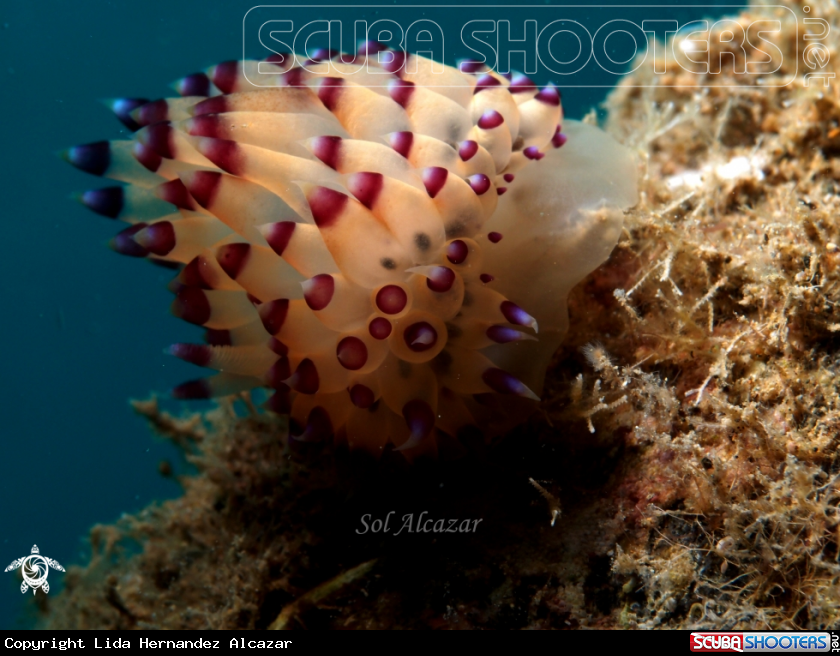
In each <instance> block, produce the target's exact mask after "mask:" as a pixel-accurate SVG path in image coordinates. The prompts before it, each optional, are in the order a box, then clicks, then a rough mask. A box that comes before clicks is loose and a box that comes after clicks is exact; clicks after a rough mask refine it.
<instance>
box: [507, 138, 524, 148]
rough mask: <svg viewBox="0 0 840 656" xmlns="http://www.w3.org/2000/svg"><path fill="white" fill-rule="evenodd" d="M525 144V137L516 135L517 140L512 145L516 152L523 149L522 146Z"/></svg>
mask: <svg viewBox="0 0 840 656" xmlns="http://www.w3.org/2000/svg"><path fill="white" fill-rule="evenodd" d="M524 145H525V139H523V138H522V137H521V136H518V137H516V141H514V142H513V145H512V146H511V147H510V149H511V151H513V152H516V151H517V150H522V147H523V146H524Z"/></svg>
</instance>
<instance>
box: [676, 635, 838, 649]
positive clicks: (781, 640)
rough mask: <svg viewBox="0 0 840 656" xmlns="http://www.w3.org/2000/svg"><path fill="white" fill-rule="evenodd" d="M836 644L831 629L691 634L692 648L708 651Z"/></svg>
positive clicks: (797, 647)
mask: <svg viewBox="0 0 840 656" xmlns="http://www.w3.org/2000/svg"><path fill="white" fill-rule="evenodd" d="M831 644H832V636H831V634H829V633H826V632H822V633H817V632H806V631H785V632H758V631H743V632H740V633H734V632H726V633H724V632H712V631H704V632H696V633H692V634H691V651H705V652H779V653H793V652H795V653H802V652H827V651H829V650H830V648H831Z"/></svg>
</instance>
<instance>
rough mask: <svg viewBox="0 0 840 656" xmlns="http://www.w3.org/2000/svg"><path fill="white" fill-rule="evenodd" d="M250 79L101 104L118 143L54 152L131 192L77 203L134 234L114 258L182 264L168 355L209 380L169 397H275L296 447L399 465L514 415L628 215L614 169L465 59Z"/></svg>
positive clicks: (608, 146) (346, 61) (544, 105)
mask: <svg viewBox="0 0 840 656" xmlns="http://www.w3.org/2000/svg"><path fill="white" fill-rule="evenodd" d="M365 53H369V54H365ZM261 65H262V67H263V68H262V70H265V67H266V66H268V67H269V70H271V66H276V67H277V74H270V73H264V72H259V71H258V69H257V67H258V63H257V62H253V61H243V62H226V63H223V64H220V65H218V66H215V67H213V68H211V69H209V70H208V71H207V72H206V73H200V74H196V75H191V76H189V77H186V78H184V79H182V80H180V81H179V82H178V83H176V89H177V90H178V91H179V92H180V93H181V94H182V97H180V98H172V99H166V100H158V101H154V102H148V101H146V100H140V99H119V100H115V101H112V102H111V103H110V104H111V107H112V109H113V110H114V111H115V113H116V114H117V116H118V117H119V118H120V119H121V120H122V121H123V123H124V124H125V125H126V126H128V127H129V128H131V129H132V130H135V131H136V133H135V135H134V138H133V139H132V140H127V141H111V142H106V141H103V142H97V143H92V144H87V145H84V146H77V147H74V148H71V149H70V150H68V151H67V153H66V157H67V159H68V160H69V161H70V162H71V163H72V164H74V165H75V166H77V167H78V168H80V169H83V170H85V171H87V172H90V173H93V174H96V175H101V176H104V177H107V178H112V179H115V180H118V181H121V182H123V183H126V185H124V186H118V187H107V188H104V189H97V190H93V191H88V192H85V193H84V194H82V196H81V200H82V202H83V203H84V204H85V205H87V206H88V207H89V208H90V209H92V210H93V211H95V212H97V213H99V214H102V215H105V216H107V217H110V218H113V219H119V220H121V221H124V222H126V223H128V224H129V225H128V227H127V228H126V229H124V230H123V231H122V232H120V233H119V234H117V236H116V237H115V238H114V240H113V242H112V246H113V248H114V249H115V250H116V251H118V252H119V253H122V254H125V255H130V256H135V257H144V258H149V259H152V260H156V261H158V262H160V263H164V264H169V265H171V266H173V267H177V268H178V269H179V271H178V273H177V276H176V277H175V279H174V280H173V282H172V285H171V289H172V291H173V292H174V293H175V300H174V302H173V304H172V312H173V313H174V314H175V315H176V316H178V317H180V318H182V319H184V320H186V321H188V322H191V323H193V324H198V325H200V326H204V327H205V328H206V333H205V342H206V343H205V344H202V345H194V344H175V345H173V346H171V347H170V349H169V352H170V353H172V354H173V355H175V356H177V357H179V358H182V359H184V360H187V361H189V362H192V363H194V364H197V365H201V366H204V367H209V368H211V369H216V370H218V371H219V372H220V373H218V374H216V375H213V376H211V377H209V378H205V379H201V380H197V381H192V382H189V383H185V384H183V385H181V386H179V387H177V388H176V389H175V390H174V392H173V393H174V395H175V396H176V397H178V398H207V397H214V396H221V395H228V394H232V393H236V392H240V391H245V390H249V389H253V388H258V387H265V388H269V389H270V390H273V394H272V396H271V397H270V399H269V400H268V402H267V407H268V408H270V409H271V410H273V411H276V412H279V413H288V414H290V415H291V420H290V432H291V433H292V434H293V435H294V436H295V437H297V438H298V439H302V440H321V439H325V438H328V437H330V436H333V437H335V438H336V439H338V440H346V442H347V444H348V445H349V446H350V448H362V449H366V450H368V451H370V452H372V453H374V454H378V453H381V452H382V451H383V450H384V449H385V448H386V447H387V446H388V445H389V444H391V445H393V447H394V448H396V449H397V450H400V451H402V452H403V453H404V454H405V455H406V456H407V457H408V458H413V457H415V456H417V455H420V454H426V453H434V452H435V451H436V449H437V444H438V440H439V439H441V438H443V437H444V436H449V437H451V438H454V439H456V440H457V439H458V438H459V436H460V437H463V436H464V434H465V432H474V431H475V430H476V429H478V430H480V431H481V432H482V433H483V434H485V435H491V434H495V433H498V432H500V431H501V430H504V429H506V428H507V427H509V426H510V425H512V423H514V422H516V421H520V420H521V419H522V418H524V417H526V416H527V414H528V413H530V412H532V411H533V410H534V409H535V408H536V402H537V401H538V400H539V397H538V394H539V393H540V391H541V389H542V377H543V375H544V373H545V368H546V366H547V363H548V360H549V358H550V357H551V355H552V353H553V352H554V350H555V349H556V348H557V346H558V344H559V343H560V340H561V339H562V337H563V334H564V332H565V330H566V325H567V317H566V297H567V295H568V292H569V290H570V289H571V287H572V286H573V285H575V284H576V283H577V282H578V281H579V280H580V279H582V278H583V277H584V276H585V275H586V274H587V273H589V272H590V271H591V270H593V269H594V268H595V267H596V266H597V265H599V264H600V263H601V262H602V261H603V260H604V259H605V258H606V257H607V256H608V255H609V252H610V251H611V250H612V248H613V246H614V244H615V242H616V240H617V237H618V233H619V230H620V227H621V223H622V210H623V209H625V208H627V207H629V206H631V205H633V204H634V203H635V202H636V182H635V179H636V173H635V165H634V162H633V159H632V157H631V156H630V154H629V153H628V152H627V151H626V150H625V149H624V148H623V147H622V146H620V145H619V144H618V143H616V142H615V141H613V140H612V139H611V138H610V137H608V136H607V135H606V134H604V133H602V132H601V131H599V130H598V129H597V128H594V127H590V126H588V125H584V124H581V123H576V122H572V121H567V122H563V115H562V108H561V102H560V95H559V93H558V91H557V90H556V89H555V88H553V87H550V86H549V87H546V88H543V89H538V88H537V87H536V86H535V85H534V84H533V83H531V82H530V80H528V79H527V78H525V77H524V76H514V77H512V78H511V79H508V78H507V77H504V76H500V75H497V74H495V73H493V72H490V71H488V70H486V69H485V68H484V67H483V66H481V65H478V64H472V63H468V64H462V66H461V68H460V69H455V68H451V67H445V66H443V65H442V64H440V63H437V62H433V61H431V60H428V59H424V58H422V57H419V56H413V55H412V56H400V54H399V53H393V52H384V53H383V52H381V50H380V48H378V47H376V46H375V45H371V44H368V45H367V46H366V47H365V50H364V52H363V53H361V54H359V55H357V56H355V57H353V58H347V57H341V58H335V57H332V56H329V55H328V54H325V55H324V56H323V57H318V58H315V59H313V60H309V61H307V62H306V64H305V65H303V66H295V67H293V68H291V69H290V70H287V69H288V68H289V67H288V66H285V67H284V64H283V63H281V62H279V61H275V62H274V63H272V61H271V60H268V61H266V62H261ZM278 79H279V80H281V81H282V82H281V84H280V86H277V84H278V82H277V81H278ZM255 82H256V84H261V83H265V85H266V86H265V87H261V86H255V84H254V83H255ZM561 125H562V131H561Z"/></svg>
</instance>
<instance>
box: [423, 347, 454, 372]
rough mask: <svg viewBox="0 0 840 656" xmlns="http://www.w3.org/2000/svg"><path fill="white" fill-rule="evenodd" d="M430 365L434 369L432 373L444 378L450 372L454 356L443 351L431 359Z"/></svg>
mask: <svg viewBox="0 0 840 656" xmlns="http://www.w3.org/2000/svg"><path fill="white" fill-rule="evenodd" d="M429 365H430V366H431V367H432V371H434V372H435V373H436V374H437V375H438V376H442V375H444V374H446V373H448V372H449V369H450V367H451V366H452V356H451V355H450V354H449V353H448V352H447V351H441V352H440V353H438V354H437V355H436V356H435V357H434V358H432V359H431V361H430V362H429Z"/></svg>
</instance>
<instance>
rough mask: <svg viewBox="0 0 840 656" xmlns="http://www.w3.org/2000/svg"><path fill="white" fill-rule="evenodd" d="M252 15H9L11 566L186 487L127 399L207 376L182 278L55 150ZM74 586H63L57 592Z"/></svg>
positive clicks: (56, 579)
mask: <svg viewBox="0 0 840 656" xmlns="http://www.w3.org/2000/svg"><path fill="white" fill-rule="evenodd" d="M251 6H252V5H251V4H250V3H248V2H225V3H209V2H178V3H174V2H171V1H167V2H162V1H160V0H146V1H145V2H142V3H127V2H102V1H101V0H85V2H55V1H48V0H40V1H39V2H35V3H21V2H18V3H4V5H3V6H2V8H0V98H2V100H0V146H1V147H2V151H1V152H2V155H0V157H1V158H0V168H2V174H0V198H2V207H0V217H2V219H1V220H2V231H0V235H2V242H1V243H2V249H0V290H2V291H0V294H2V306H0V307H2V311H0V348H2V353H3V357H2V359H1V360H0V362H2V371H0V422H2V423H0V444H1V445H2V458H0V566H3V567H5V565H6V564H8V563H9V562H11V561H12V560H14V559H16V558H19V557H21V556H25V555H27V554H29V552H30V549H31V547H32V545H33V544H35V543H37V544H38V546H39V547H40V549H41V553H42V554H44V555H46V556H49V557H51V558H55V559H57V560H58V561H59V562H61V563H62V564H64V565H65V566H67V565H69V564H72V563H81V562H84V560H85V558H86V554H87V543H86V535H87V532H88V531H89V529H90V528H91V527H92V526H93V525H94V524H96V523H98V522H113V521H114V520H116V519H117V518H118V517H119V516H120V515H121V514H123V513H130V512H135V511H137V510H139V509H140V508H142V507H144V506H146V505H148V504H150V503H153V502H155V501H161V500H164V499H166V498H170V497H173V496H175V495H177V494H178V492H179V488H178V486H177V485H176V484H175V483H173V482H171V481H168V480H165V479H163V478H162V477H161V476H160V475H159V474H158V473H157V465H158V463H159V462H160V461H161V460H162V459H165V458H171V459H177V454H176V453H175V450H174V449H173V448H171V447H170V446H169V445H168V444H166V443H163V442H162V441H161V440H159V439H157V438H155V437H153V436H152V435H151V433H150V432H149V431H148V430H147V428H146V425H145V422H144V420H142V419H141V418H139V417H137V416H135V415H134V414H133V412H132V411H131V409H130V407H129V405H128V399H129V398H131V397H134V398H143V397H146V396H148V395H149V394H150V393H152V392H158V393H164V392H165V391H166V390H167V389H169V388H171V387H172V386H173V385H174V384H176V383H179V382H182V381H184V380H187V379H191V378H195V377H197V375H200V372H198V371H197V370H196V369H195V368H194V367H192V366H191V365H188V364H185V363H182V362H180V361H179V360H176V359H174V358H171V357H169V356H166V355H164V354H163V352H162V349H163V348H164V347H165V346H167V345H169V344H171V343H173V342H177V341H192V340H195V339H196V337H197V336H198V334H199V331H198V330H196V329H195V328H193V327H191V326H189V325H187V324H185V323H183V322H181V321H178V320H176V319H175V318H173V317H171V316H170V315H169V313H168V309H167V308H168V306H169V303H170V300H171V296H170V294H169V293H168V292H167V291H166V289H165V285H166V283H167V282H168V280H169V279H170V278H171V273H170V272H167V271H165V270H163V269H159V268H156V267H154V266H151V265H149V264H148V263H146V262H142V261H137V260H132V259H129V258H125V257H121V256H119V255H116V254H115V253H113V252H111V251H110V250H109V249H108V248H107V247H106V242H107V240H108V239H109V238H110V237H111V236H112V235H113V234H114V233H115V232H116V231H117V230H118V229H119V226H118V225H116V224H115V223H114V222H112V221H109V220H107V219H104V218H101V217H98V216H96V215H94V214H92V213H90V212H89V211H87V210H86V209H85V208H83V207H82V206H81V205H79V204H77V203H75V202H74V201H71V200H69V199H68V196H69V195H70V193H71V192H74V191H83V190H85V189H88V188H95V187H98V186H104V185H105V184H107V183H105V182H103V181H99V180H97V179H95V178H93V177H91V176H88V175H86V174H83V173H81V172H79V171H76V170H74V169H73V168H71V167H70V166H69V165H67V164H66V163H65V162H63V161H61V160H60V159H58V158H57V157H56V156H55V155H54V152H55V151H57V150H59V149H61V148H65V147H68V146H71V145H74V144H79V143H86V142H89V141H96V140H99V139H103V138H104V139H109V138H111V139H112V138H125V134H126V133H125V131H124V130H121V126H120V124H119V123H118V122H117V121H116V119H114V118H113V116H111V115H110V113H109V111H108V110H107V109H106V108H105V107H103V106H102V105H101V104H99V103H97V99H98V98H106V97H114V96H145V97H150V98H156V97H160V96H164V95H171V94H170V92H169V89H168V87H167V84H168V83H169V82H171V81H173V80H175V79H177V78H179V77H181V76H182V75H184V74H187V73H191V72H194V71H197V70H200V69H203V68H204V67H206V66H208V65H210V64H213V63H215V62H217V61H221V60H224V59H231V58H237V57H238V56H239V55H240V53H241V51H242V19H243V16H244V15H245V13H246V12H247V10H248V9H250V8H251ZM298 11H303V10H298ZM306 11H307V12H308V13H307V14H306V16H307V17H310V16H313V13H312V12H313V10H306ZM402 11H404V12H405V15H406V16H407V17H412V16H417V15H418V14H419V13H422V11H421V10H420V9H408V8H406V9H403V10H402ZM451 11H452V14H451V20H452V21H453V22H454V21H458V22H459V23H463V22H464V21H465V20H469V18H470V17H480V16H481V15H482V9H481V7H478V6H477V7H475V8H472V9H470V8H467V9H452V10H451ZM509 11H510V12H511V19H515V18H516V14H515V10H513V9H511V10H509ZM593 11H597V12H600V15H603V16H607V15H608V13H607V12H609V11H610V10H609V9H600V10H593ZM646 11H647V15H648V16H649V15H650V14H651V13H652V12H654V13H655V11H658V10H646ZM663 11H664V10H663ZM684 12H685V13H683V14H682V16H683V17H687V18H692V19H693V18H700V17H703V16H704V15H708V14H709V13H712V12H707V11H705V10H684ZM292 13H293V12H292ZM668 14H669V16H672V15H674V14H673V12H668ZM360 16H362V17H366V16H373V14H372V12H371V13H369V14H360ZM418 17H419V16H418ZM373 19H374V20H375V16H374V18H373ZM448 63H453V62H451V61H450V62H448ZM538 81H540V82H546V81H547V80H546V79H540V80H538ZM608 82H609V81H608V80H605V83H608ZM605 93H606V91H605V90H604V89H589V90H572V89H570V90H567V91H566V92H565V93H564V105H565V107H566V111H567V115H569V116H572V117H579V116H581V115H582V114H584V113H585V111H586V110H587V109H588V108H589V107H591V106H592V105H593V104H595V103H597V102H599V101H600V100H602V99H603V97H604V95H605ZM169 405H170V406H171V407H172V408H174V409H176V410H179V409H183V408H186V407H196V406H194V405H193V406H187V405H181V404H178V403H170V404H169ZM62 576H63V575H62V574H60V573H55V572H54V573H53V574H52V575H51V576H50V578H49V581H50V583H51V584H52V586H53V592H51V593H50V594H55V592H56V591H57V589H58V588H59V587H60V584H61V579H62ZM18 586H19V579H18V578H17V577H16V576H15V575H14V574H11V573H9V574H4V573H2V572H0V626H3V627H13V626H20V625H21V623H22V622H25V619H24V620H21V615H22V610H23V607H24V604H23V601H24V595H21V592H20V590H19V588H18ZM38 594H42V593H41V592H39V593H38ZM28 596H29V597H30V598H31V593H29V594H28Z"/></svg>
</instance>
